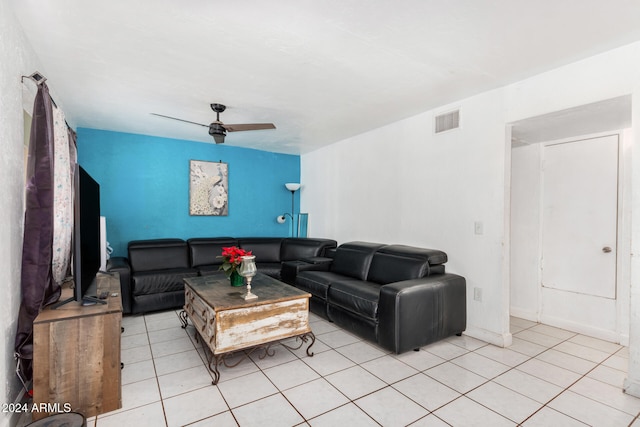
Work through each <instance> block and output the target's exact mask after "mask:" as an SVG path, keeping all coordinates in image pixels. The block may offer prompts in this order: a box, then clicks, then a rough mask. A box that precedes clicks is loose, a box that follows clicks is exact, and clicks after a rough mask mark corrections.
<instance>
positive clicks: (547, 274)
mask: <svg viewBox="0 0 640 427" xmlns="http://www.w3.org/2000/svg"><path fill="white" fill-rule="evenodd" d="M623 135H624V132H615V133H611V132H610V133H606V134H597V135H589V136H584V137H575V138H566V139H563V140H556V141H551V142H540V143H535V144H520V145H517V146H514V147H513V148H512V150H511V153H512V174H511V251H510V253H511V263H510V283H511V284H510V291H511V292H510V293H511V301H510V313H511V315H513V316H516V317H522V318H525V319H527V320H532V321H536V322H540V323H545V324H548V325H552V326H556V327H560V328H563V329H567V330H571V331H574V332H579V333H582V334H585V335H589V336H593V337H597V338H601V339H605V340H608V341H613V342H619V343H623V344H624V343H626V342H628V324H629V317H628V310H627V309H626V308H625V307H626V306H628V293H629V283H628V280H625V279H628V277H627V275H628V269H629V268H630V267H629V264H628V262H626V258H625V257H626V256H627V255H628V254H629V253H630V249H629V244H630V240H629V238H628V236H629V235H630V234H628V232H629V228H628V227H629V225H628V217H629V214H628V212H627V208H626V207H625V206H624V203H623V202H624V200H625V199H626V198H628V197H627V196H625V194H626V193H625V192H624V191H625V188H628V187H630V186H626V187H625V185H624V183H625V181H626V180H628V179H629V174H628V173H627V172H626V170H627V168H625V167H624V164H625V162H626V161H627V160H626V159H625V157H624V154H623V150H621V149H620V147H623V139H624V136H623ZM625 236H627V237H625ZM627 242H628V243H627ZM625 254H627V255H625ZM625 304H626V305H625Z"/></svg>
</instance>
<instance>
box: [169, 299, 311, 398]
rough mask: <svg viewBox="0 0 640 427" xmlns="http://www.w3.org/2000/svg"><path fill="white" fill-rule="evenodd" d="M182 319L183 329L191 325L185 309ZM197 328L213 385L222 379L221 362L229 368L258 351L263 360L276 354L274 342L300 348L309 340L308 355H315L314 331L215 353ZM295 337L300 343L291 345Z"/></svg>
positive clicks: (286, 346) (197, 334) (292, 348)
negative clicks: (312, 348) (288, 342)
mask: <svg viewBox="0 0 640 427" xmlns="http://www.w3.org/2000/svg"><path fill="white" fill-rule="evenodd" d="M180 321H181V322H182V328H183V329H185V328H186V327H187V326H188V325H189V315H188V314H187V312H186V311H185V310H182V311H181V312H180ZM195 329H196V332H197V333H196V342H197V341H199V340H202V348H203V350H204V351H205V354H206V355H207V364H208V366H209V370H210V371H211V373H212V374H213V381H212V382H211V384H213V385H216V384H218V381H219V380H220V370H219V369H218V367H219V366H220V364H222V365H223V366H225V367H227V368H234V367H236V366H238V365H239V364H240V363H242V361H244V360H245V359H247V358H248V357H249V356H250V355H251V354H253V353H254V352H256V351H262V354H260V355H259V356H258V358H260V359H261V360H262V359H264V358H265V357H267V356H269V357H271V356H273V355H274V354H275V351H273V350H272V349H271V347H272V346H273V345H274V344H280V345H281V346H283V347H285V348H288V349H290V350H299V349H300V348H302V346H303V345H305V344H306V343H307V342H309V341H311V342H310V343H309V346H308V347H307V350H306V353H307V356H309V357H313V354H314V353H313V352H312V351H311V347H312V346H313V344H315V342H316V336H315V335H314V334H313V332H305V333H302V334H299V335H294V336H291V337H287V338H284V339H281V340H275V341H269V342H266V343H262V344H258V345H254V346H251V347H245V348H242V349H237V350H232V351H228V352H224V353H218V354H214V352H213V351H212V350H211V348H209V346H208V345H207V344H206V342H205V337H203V336H202V334H201V333H200V331H199V330H198V328H195ZM293 338H295V340H296V341H298V340H299V341H300V343H299V344H298V345H297V346H291V345H288V344H286V343H285V341H288V340H291V339H293ZM240 353H241V354H242V357H241V358H240V359H238V360H236V361H234V362H233V363H227V360H226V359H227V358H230V357H232V356H235V355H236V354H240Z"/></svg>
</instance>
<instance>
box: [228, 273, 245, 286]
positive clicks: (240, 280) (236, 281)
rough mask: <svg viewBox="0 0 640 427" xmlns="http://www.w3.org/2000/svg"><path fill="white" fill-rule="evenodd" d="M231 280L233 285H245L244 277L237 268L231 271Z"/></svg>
mask: <svg viewBox="0 0 640 427" xmlns="http://www.w3.org/2000/svg"><path fill="white" fill-rule="evenodd" d="M229 280H230V281H231V286H244V277H242V276H241V275H240V274H238V272H237V271H236V270H234V271H233V272H232V273H231V276H229Z"/></svg>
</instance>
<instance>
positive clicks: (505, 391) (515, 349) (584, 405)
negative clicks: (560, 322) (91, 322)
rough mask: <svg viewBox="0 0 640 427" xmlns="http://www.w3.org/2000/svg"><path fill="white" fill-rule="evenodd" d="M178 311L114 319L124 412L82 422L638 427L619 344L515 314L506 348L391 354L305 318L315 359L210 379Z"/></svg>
mask: <svg viewBox="0 0 640 427" xmlns="http://www.w3.org/2000/svg"><path fill="white" fill-rule="evenodd" d="M177 313H178V312H176V311H169V312H163V313H156V314H150V315H145V316H127V317H125V318H124V319H123V326H124V327H125V332H124V334H123V337H122V361H123V362H124V364H125V368H124V370H123V372H122V383H123V386H122V396H123V399H122V400H123V402H122V403H123V408H122V409H121V410H119V411H115V412H110V413H107V414H103V415H100V416H98V417H96V418H92V419H91V420H89V422H88V425H89V426H92V427H122V426H130V425H135V426H154V427H156V426H169V427H172V426H184V425H189V426H236V425H240V426H252V425H256V426H261V427H266V426H297V425H302V426H306V425H309V426H336V425H340V424H344V425H345V426H347V425H348V426H350V427H351V426H377V425H383V426H404V425H413V426H446V425H451V426H502V425H504V426H514V425H525V426H584V425H593V426H628V425H634V426H637V427H639V426H640V421H638V415H639V413H640V399H637V398H634V397H631V396H628V395H625V394H624V393H623V392H622V382H623V381H624V378H625V376H626V373H625V372H626V369H627V365H628V350H627V348H624V347H622V346H619V345H616V344H612V343H609V342H605V341H600V340H597V339H593V338H590V337H586V336H583V335H579V334H575V333H572V332H568V331H565V330H561V329H557V328H553V327H550V326H546V325H540V324H536V323H533V322H529V321H526V320H522V319H517V318H512V323H511V332H512V333H513V334H514V340H513V342H514V343H513V345H512V346H511V347H510V348H506V349H505V348H499V347H495V346H492V345H490V344H487V343H484V342H482V341H478V340H476V339H473V338H470V337H468V336H464V335H463V336H462V337H455V336H454V337H451V338H449V339H446V340H444V341H441V342H438V343H435V344H432V345H429V346H426V347H424V348H422V349H421V351H418V352H413V351H412V352H408V353H405V354H401V355H394V354H390V353H389V352H387V351H385V350H382V349H381V348H379V347H377V346H375V345H373V344H371V343H369V342H366V341H363V340H361V339H360V338H358V337H356V336H354V335H352V334H350V333H347V332H345V331H343V330H342V329H340V328H338V327H336V326H335V325H333V324H332V323H329V322H327V321H325V320H323V319H321V318H319V317H317V316H315V315H311V322H312V323H311V327H312V329H313V331H314V333H315V334H316V338H317V339H316V343H315V344H314V346H313V347H312V349H313V350H315V355H314V356H313V357H308V356H306V354H305V352H304V349H305V348H306V346H305V347H303V348H302V349H300V350H297V351H290V350H288V349H286V348H284V347H282V346H279V345H278V346H276V347H275V351H276V354H275V355H274V356H273V357H266V358H263V359H260V358H259V357H258V356H257V355H251V358H250V359H246V360H244V361H242V362H241V363H240V364H239V365H238V366H237V367H234V368H224V367H223V368H222V369H221V378H220V382H219V384H218V385H217V386H213V385H211V380H212V378H211V375H210V373H209V371H208V369H207V367H206V365H205V363H203V357H204V356H203V355H204V353H203V350H202V348H201V346H200V345H199V344H196V343H195V342H194V329H193V327H191V326H189V327H188V328H187V330H186V331H185V330H183V329H182V328H181V327H180V325H181V324H180V321H179V319H178V315H177ZM205 360H206V359H205Z"/></svg>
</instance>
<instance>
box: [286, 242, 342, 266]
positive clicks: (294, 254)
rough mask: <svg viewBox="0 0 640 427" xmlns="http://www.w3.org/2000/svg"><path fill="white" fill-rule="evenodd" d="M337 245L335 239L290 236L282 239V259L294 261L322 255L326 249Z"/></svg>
mask: <svg viewBox="0 0 640 427" xmlns="http://www.w3.org/2000/svg"><path fill="white" fill-rule="evenodd" d="M335 247H336V241H335V240H329V239H307V238H295V237H290V238H287V239H284V240H283V241H282V246H281V248H280V261H283V262H284V261H293V260H299V259H304V258H313V257H317V256H321V255H323V254H324V252H325V250H326V249H329V248H335Z"/></svg>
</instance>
